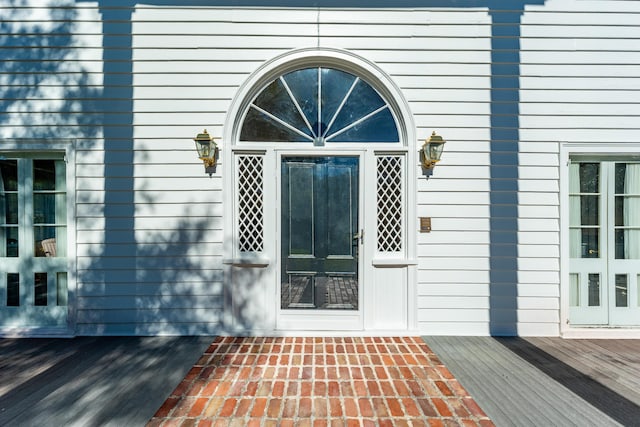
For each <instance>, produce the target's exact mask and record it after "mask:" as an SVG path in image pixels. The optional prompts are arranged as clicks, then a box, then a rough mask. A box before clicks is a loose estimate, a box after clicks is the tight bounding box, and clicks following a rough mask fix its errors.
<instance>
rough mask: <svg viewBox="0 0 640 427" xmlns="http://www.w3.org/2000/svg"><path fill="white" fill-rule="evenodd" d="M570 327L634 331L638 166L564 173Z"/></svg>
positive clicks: (639, 299)
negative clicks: (568, 224) (567, 212)
mask: <svg viewBox="0 0 640 427" xmlns="http://www.w3.org/2000/svg"><path fill="white" fill-rule="evenodd" d="M569 171H570V172H569V173H570V177H569V185H570V189H569V197H570V201H569V206H570V208H569V209H570V214H569V216H570V231H569V234H570V281H569V286H570V288H569V305H570V314H569V321H570V323H571V324H572V325H605V326H606V325H610V326H637V325H640V293H639V292H638V291H639V289H638V288H639V283H640V163H637V162H624V161H614V160H611V161H597V160H596V161H593V160H573V161H572V163H571V164H570V167H569Z"/></svg>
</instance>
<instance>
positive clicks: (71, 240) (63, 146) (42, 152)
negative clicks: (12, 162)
mask: <svg viewBox="0 0 640 427" xmlns="http://www.w3.org/2000/svg"><path fill="white" fill-rule="evenodd" d="M0 153H1V154H2V155H5V157H9V156H11V155H15V156H24V157H29V158H32V159H47V158H52V156H51V155H52V154H54V153H55V154H57V155H58V156H59V155H60V154H62V155H63V157H64V160H65V162H66V170H65V172H66V196H67V206H66V208H67V209H66V210H67V212H66V214H67V218H66V221H67V223H66V228H67V248H66V249H67V255H66V273H67V319H66V325H65V326H63V327H47V326H43V327H14V328H3V329H0V337H28V336H43V335H46V336H73V335H75V329H76V316H77V304H76V301H77V256H76V215H75V211H76V194H75V188H76V181H75V179H76V178H75V165H76V163H75V140H74V139H17V138H13V139H0ZM23 244H24V243H23Z"/></svg>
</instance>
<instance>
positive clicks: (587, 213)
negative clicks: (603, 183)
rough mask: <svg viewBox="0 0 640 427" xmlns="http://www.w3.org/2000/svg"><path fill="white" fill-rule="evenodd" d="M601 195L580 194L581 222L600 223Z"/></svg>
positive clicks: (587, 223) (584, 223)
mask: <svg viewBox="0 0 640 427" xmlns="http://www.w3.org/2000/svg"><path fill="white" fill-rule="evenodd" d="M599 207H600V196H580V223H581V224H582V225H598V223H599V219H600V209H599Z"/></svg>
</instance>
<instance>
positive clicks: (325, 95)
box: [312, 68, 359, 136]
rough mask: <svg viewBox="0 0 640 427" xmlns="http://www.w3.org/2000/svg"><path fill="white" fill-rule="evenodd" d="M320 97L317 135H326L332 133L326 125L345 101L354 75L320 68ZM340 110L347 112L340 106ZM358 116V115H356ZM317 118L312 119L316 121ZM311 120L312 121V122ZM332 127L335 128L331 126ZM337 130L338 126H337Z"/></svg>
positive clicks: (353, 80)
mask: <svg viewBox="0 0 640 427" xmlns="http://www.w3.org/2000/svg"><path fill="white" fill-rule="evenodd" d="M321 70H322V71H321V73H320V76H321V79H322V80H321V85H322V86H321V93H322V95H321V97H320V112H321V114H320V117H321V124H320V127H319V128H318V131H317V132H318V135H320V136H327V135H328V134H330V133H332V132H333V130H331V131H330V132H329V129H328V128H327V126H328V125H329V123H330V122H331V120H332V119H333V116H334V115H335V114H336V112H338V108H339V107H340V105H341V104H342V103H343V102H344V101H345V99H346V97H347V95H348V94H349V91H350V90H351V87H352V85H353V84H354V83H356V76H353V75H351V74H347V73H345V72H344V71H339V70H334V69H329V68H322V69H321ZM340 112H346V113H347V114H348V113H349V112H348V110H345V108H342V109H341V110H340ZM358 118H359V117H358ZM317 121H318V120H317V118H316V119H315V120H314V121H313V122H316V123H317ZM313 122H312V123H313ZM333 129H336V128H335V127H333ZM337 129H338V130H339V129H340V128H337Z"/></svg>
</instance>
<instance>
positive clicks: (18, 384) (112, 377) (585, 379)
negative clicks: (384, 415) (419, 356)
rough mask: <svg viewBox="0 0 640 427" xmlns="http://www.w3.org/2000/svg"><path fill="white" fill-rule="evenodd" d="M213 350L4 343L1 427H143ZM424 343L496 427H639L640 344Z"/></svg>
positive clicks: (163, 342) (184, 344) (101, 341)
mask: <svg viewBox="0 0 640 427" xmlns="http://www.w3.org/2000/svg"><path fill="white" fill-rule="evenodd" d="M212 340H213V338H212V337H197V338H194V337H149V338H136V337H82V338H75V339H0V425H11V426H14V425H18V426H22V425H26V426H35V425H38V426H40V425H51V426H58V425H60V426H61V425H64V426H94V425H95V426H97V425H100V426H104V425H118V426H143V425H145V423H146V422H147V421H148V420H149V419H150V418H151V417H152V416H153V414H154V411H156V410H157V409H158V408H159V407H160V405H162V402H163V401H164V400H165V399H166V397H167V396H168V395H169V394H170V393H171V391H172V390H173V389H174V388H175V387H176V385H177V384H179V383H180V381H181V380H182V378H183V377H184V376H185V374H186V373H187V371H188V370H189V369H190V368H191V366H192V365H193V364H194V363H195V362H196V361H197V360H198V359H199V357H200V356H201V354H202V353H203V352H204V350H205V349H206V348H207V347H208V345H209V344H210V343H211V342H212ZM425 341H426V342H427V344H428V345H429V347H431V349H432V350H433V351H435V352H436V354H437V355H438V356H439V357H440V359H441V360H442V361H443V362H444V363H445V365H446V366H447V367H448V368H449V370H450V371H451V372H452V373H453V374H454V375H455V376H456V378H457V379H458V380H459V381H460V382H461V383H462V385H463V386H464V387H465V388H466V389H467V390H468V391H469V392H470V393H471V395H472V396H473V397H474V399H475V400H476V401H477V402H478V403H479V404H480V406H481V407H482V409H484V411H485V412H486V413H487V415H489V417H491V419H492V420H493V421H494V422H495V423H496V425H497V426H573V425H575V426H610V425H611V426H613V425H627V426H634V425H640V340H563V339H560V338H491V337H425Z"/></svg>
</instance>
